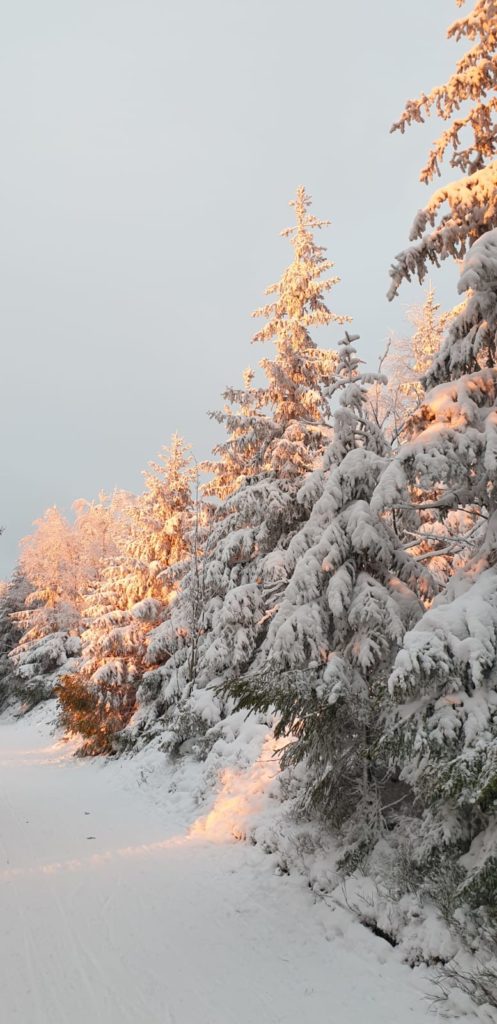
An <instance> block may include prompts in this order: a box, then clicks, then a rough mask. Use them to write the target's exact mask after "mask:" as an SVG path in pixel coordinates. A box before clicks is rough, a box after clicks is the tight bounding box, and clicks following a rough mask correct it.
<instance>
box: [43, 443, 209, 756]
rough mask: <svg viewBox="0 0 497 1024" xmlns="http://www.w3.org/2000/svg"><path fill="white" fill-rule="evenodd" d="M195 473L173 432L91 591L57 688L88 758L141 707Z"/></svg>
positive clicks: (182, 547)
mask: <svg viewBox="0 0 497 1024" xmlns="http://www.w3.org/2000/svg"><path fill="white" fill-rule="evenodd" d="M193 474H194V470H193V468H192V465H191V458H190V455H189V453H188V448H187V446H186V445H185V444H184V442H183V441H182V439H181V438H180V437H178V436H177V435H175V436H174V437H173V439H172V443H171V447H170V449H164V451H163V452H162V453H161V454H160V456H159V462H152V463H150V465H149V470H148V471H146V472H145V474H144V476H145V482H146V488H145V491H144V493H143V495H141V496H140V497H139V498H138V499H137V500H136V502H135V503H134V504H133V505H132V506H131V507H130V509H129V532H128V535H127V537H126V539H125V540H124V541H123V542H122V543H121V551H120V553H119V554H118V555H117V556H115V557H114V558H113V559H111V560H109V562H108V563H107V565H106V567H105V568H104V570H103V573H102V576H101V578H100V579H99V580H97V581H96V584H95V586H94V587H93V589H92V590H91V591H90V593H89V594H88V597H87V599H86V601H85V607H84V617H85V620H86V622H87V628H86V630H85V632H84V633H83V637H82V640H83V651H82V658H81V663H80V666H79V669H78V671H77V673H74V674H73V675H67V676H66V677H65V678H64V679H63V680H62V682H61V685H60V686H59V687H58V697H59V701H60V706H61V724H62V725H63V726H64V727H65V728H66V729H67V730H68V731H71V732H79V733H80V734H81V735H82V736H83V737H84V739H85V744H84V751H85V752H86V753H101V752H108V751H110V750H112V749H114V748H115V744H116V737H117V736H118V734H119V733H120V732H122V730H123V729H124V727H125V726H126V725H127V723H128V722H129V720H130V718H131V716H132V714H133V712H134V710H135V707H136V691H137V687H138V685H139V683H140V680H141V678H142V675H143V671H144V657H145V651H146V639H147V635H148V633H149V631H150V629H151V628H152V626H153V625H156V624H157V622H158V621H160V620H161V618H163V616H164V614H165V610H166V608H167V605H168V603H169V601H170V600H171V599H172V596H173V592H174V587H171V586H169V587H168V586H167V584H166V583H165V579H164V573H165V571H166V570H167V568H168V567H169V566H171V565H173V564H174V563H176V562H178V561H179V560H181V559H182V558H183V557H184V555H185V552H186V540H185V536H186V534H187V532H188V529H189V527H190V520H191V510H192V494H191V481H192V476H193Z"/></svg>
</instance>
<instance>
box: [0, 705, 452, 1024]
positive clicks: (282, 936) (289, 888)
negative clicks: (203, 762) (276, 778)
mask: <svg viewBox="0 0 497 1024" xmlns="http://www.w3.org/2000/svg"><path fill="white" fill-rule="evenodd" d="M133 773H134V774H133ZM146 789H147V787H140V785H139V778H137V776H136V769H135V768H134V767H133V765H132V764H130V762H129V761H121V762H116V763H114V764H111V765H105V764H103V763H102V762H96V761H90V760H86V761H85V760H83V761H82V760H77V759H73V758H71V750H70V747H68V746H67V745H65V744H63V743H61V742H60V741H59V742H57V741H54V738H53V735H51V732H50V730H49V729H48V727H47V726H46V725H44V724H43V721H42V719H41V718H40V717H38V718H36V716H30V717H29V718H28V719H24V720H22V721H19V722H13V721H12V720H10V719H4V720H2V719H0V915H1V916H0V1020H1V1022H2V1024H14V1022H20V1024H88V1022H91V1024H277V1022H281V1024H302V1022H303V1021H309V1022H312V1024H362V1021H363V1020H367V1021H368V1024H380V1022H381V1024H404V1022H406V1024H407V1022H409V1024H421V1022H425V1024H426V1022H427V1021H429V1020H433V1016H432V1015H431V1014H430V1013H429V1010H428V1004H427V1003H426V1001H425V1000H424V998H423V992H422V989H421V988H420V987H419V986H420V982H419V981H417V980H416V977H415V975H414V974H413V972H411V971H410V970H409V969H408V968H407V967H405V966H403V965H402V964H400V963H399V962H398V961H397V960H396V958H395V955H394V953H393V952H392V950H391V949H390V947H389V946H388V945H387V944H386V943H384V942H383V941H382V940H380V939H377V938H375V937H374V936H372V935H371V934H370V933H369V932H368V931H366V930H365V929H364V928H362V927H361V926H360V925H358V924H357V923H355V922H353V921H352V920H349V918H348V915H347V914H346V912H345V911H342V910H341V909H340V908H337V910H335V911H333V910H331V909H330V908H328V907H327V906H326V905H325V904H322V903H319V904H316V903H314V902H313V899H312V896H311V893H310V892H309V891H308V890H307V889H306V887H305V885H304V884H303V882H302V880H300V879H298V878H294V877H287V876H284V877H279V876H277V875H275V873H274V864H273V863H272V861H271V858H269V857H267V856H265V855H264V854H263V853H262V852H261V851H260V850H259V849H258V848H254V847H251V846H249V845H248V844H245V843H238V842H236V841H230V839H229V837H227V838H226V841H225V842H219V841H218V842H208V841H207V840H206V839H205V837H202V835H200V837H199V836H194V837H191V836H189V834H188V828H189V825H190V824H191V821H188V820H185V817H186V815H185V810H184V808H185V806H186V805H187V804H186V802H185V800H183V801H182V800H181V799H179V798H178V794H177V793H175V794H173V795H172V796H171V807H170V809H169V810H168V809H167V808H168V805H167V802H166V801H160V802H154V800H153V799H151V796H150V793H146V792H145V790H146ZM165 792H167V786H166V787H165Z"/></svg>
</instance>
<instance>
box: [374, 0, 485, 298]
mask: <svg viewBox="0 0 497 1024" xmlns="http://www.w3.org/2000/svg"><path fill="white" fill-rule="evenodd" d="M456 2H457V4H458V6H459V7H461V6H462V4H463V3H464V0H456ZM447 35H448V37H449V39H454V40H456V41H459V40H461V39H466V40H468V42H469V43H470V48H469V49H468V51H467V52H466V53H465V54H464V56H463V57H462V58H461V60H459V61H458V62H457V65H456V70H455V72H454V73H453V74H452V75H451V76H450V77H449V79H448V81H447V82H445V83H444V84H443V85H440V86H437V87H436V88H435V89H432V91H431V92H430V93H428V95H426V94H425V93H424V92H423V93H421V95H420V96H419V97H418V99H416V100H409V101H408V103H407V104H406V107H405V110H404V112H403V114H402V116H401V117H400V119H399V120H398V121H397V122H396V123H395V124H394V125H393V126H392V129H391V130H392V131H401V132H402V133H403V132H404V131H405V129H406V127H408V126H409V125H412V124H413V123H414V122H423V121H424V120H425V118H426V117H429V116H430V115H431V114H432V113H433V112H435V113H436V115H437V116H438V117H440V118H441V119H442V121H444V122H447V123H448V127H447V128H445V129H444V130H443V131H442V132H441V134H440V135H439V137H438V139H436V141H435V143H434V144H433V147H432V149H431V150H430V153H429V156H428V160H427V162H426V164H425V166H424V167H423V168H422V170H421V174H420V179H421V181H423V182H426V183H429V182H431V181H432V180H433V179H434V178H435V177H436V176H437V175H440V173H441V171H440V169H441V164H442V162H443V160H444V159H445V158H446V157H447V154H448V153H450V156H449V164H450V166H451V167H453V168H455V169H457V170H458V171H459V172H460V174H461V175H462V177H460V178H459V179H458V180H457V181H455V182H452V183H450V184H449V185H443V186H442V187H441V188H439V189H437V191H436V192H434V193H433V195H432V196H431V198H430V200H429V202H428V203H427V205H426V206H425V208H424V209H422V210H420V211H419V213H418V214H417V216H416V219H415V221H414V224H413V227H412V230H411V235H410V237H411V240H412V241H413V242H414V244H413V245H412V246H410V247H409V248H408V249H406V250H404V251H403V252H401V253H400V254H399V255H398V256H397V258H396V260H395V262H394V264H393V266H392V268H391V271H390V273H391V276H392V284H391V287H390V292H389V296H390V298H392V297H393V296H394V295H395V294H396V293H397V290H398V288H399V285H400V283H401V282H402V280H403V279H404V278H406V279H407V280H410V279H411V276H412V275H413V274H417V275H418V277H419V279H420V280H423V278H424V276H425V274H426V272H427V267H428V264H429V263H430V262H431V263H435V264H436V265H438V264H439V262H440V260H442V259H445V258H446V257H447V256H455V257H461V256H464V254H465V252H466V251H467V248H468V246H470V245H471V244H472V243H473V242H474V241H475V239H477V238H479V237H480V236H481V235H482V234H484V233H485V231H488V230H490V229H491V228H494V227H495V226H496V225H497V162H496V161H495V154H496V152H497V130H496V129H497V125H496V114H497V96H496V95H495V91H496V87H497V3H495V0H477V2H476V3H475V4H474V7H473V10H472V11H471V12H470V13H468V14H467V15H466V17H464V18H461V19H458V20H457V21H455V22H454V23H453V24H452V25H451V26H450V27H449V29H448V33H447Z"/></svg>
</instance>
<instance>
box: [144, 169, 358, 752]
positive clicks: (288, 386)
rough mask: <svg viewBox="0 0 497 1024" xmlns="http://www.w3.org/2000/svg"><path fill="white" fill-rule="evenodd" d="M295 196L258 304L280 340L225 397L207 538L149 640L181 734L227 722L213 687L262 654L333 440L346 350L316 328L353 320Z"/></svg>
mask: <svg viewBox="0 0 497 1024" xmlns="http://www.w3.org/2000/svg"><path fill="white" fill-rule="evenodd" d="M290 205H291V206H293V208H294V211H295V217H296V224H295V226H294V227H292V228H288V229H286V230H285V231H284V232H283V235H285V236H286V237H288V238H289V239H290V242H291V245H292V247H293V251H294V256H293V260H292V262H291V264H290V266H289V267H288V268H287V270H286V271H285V272H284V273H283V275H282V277H281V279H280V280H279V282H278V283H277V284H274V285H271V286H270V287H269V288H268V290H267V291H268V294H271V295H274V296H275V299H274V301H273V302H271V303H270V304H269V305H267V306H264V307H263V308H262V309H259V310H257V311H256V313H255V314H254V315H255V316H264V317H266V321H267V322H266V324H265V325H264V327H263V328H262V329H261V330H260V331H258V333H257V334H256V335H255V338H254V340H255V341H257V342H271V341H272V342H273V343H274V345H275V349H276V352H275V355H274V357H273V358H269V357H268V358H264V359H262V360H261V363H260V366H261V369H262V371H263V375H264V378H265V380H264V381H263V383H262V384H261V385H260V386H256V384H255V383H254V375H253V374H252V372H251V371H247V372H246V374H245V386H244V388H243V389H240V390H237V389H232V388H229V389H228V390H227V391H226V392H225V395H224V397H225V399H226V402H227V405H226V407H225V408H224V410H223V411H222V412H219V413H214V414H213V415H214V416H215V418H216V419H217V420H218V421H219V422H220V423H222V424H223V425H224V426H225V428H226V431H227V435H228V436H227V439H226V441H224V442H222V443H221V444H219V445H218V446H217V448H216V449H215V450H214V454H215V456H216V457H217V460H216V461H214V462H212V463H209V464H207V465H206V467H205V468H207V469H209V470H210V472H211V473H212V480H211V481H210V482H209V483H208V484H207V486H206V487H205V493H206V495H207V497H209V496H215V497H216V498H217V499H218V500H219V504H218V505H217V507H215V508H214V509H213V511H212V514H211V517H210V520H209V526H208V530H207V532H206V535H205V537H204V538H203V539H202V537H200V538H199V544H198V545H197V548H196V552H197V555H196V560H192V562H191V566H190V569H189V571H188V573H187V575H186V578H185V580H184V582H183V586H182V590H181V593H180V595H179V598H178V600H177V601H176V602H175V603H174V606H173V607H172V609H171V619H170V620H169V621H168V622H166V623H164V625H163V626H162V627H159V629H158V630H157V632H156V633H154V634H153V635H152V637H151V640H150V647H149V658H150V660H151V661H152V662H154V661H165V664H163V665H160V666H158V667H157V668H155V669H154V670H153V671H152V673H151V676H150V680H149V681H150V683H151V689H152V690H153V689H154V687H155V694H156V696H155V710H156V709H157V706H159V707H160V709H161V714H162V713H163V712H164V713H165V716H166V718H167V721H168V722H169V724H170V726H171V731H170V736H171V743H172V744H174V743H177V742H179V741H181V740H182V739H187V738H188V737H189V736H191V735H192V731H194V732H196V733H197V734H199V733H201V732H202V731H204V732H205V729H206V726H207V725H212V724H214V723H216V722H218V721H219V719H220V717H221V716H222V714H223V704H222V702H220V700H219V698H217V697H216V696H215V693H214V688H215V687H216V686H217V685H219V684H220V683H221V682H222V681H223V680H224V679H225V678H226V676H227V675H229V676H231V675H232V673H233V672H234V671H235V672H243V671H245V670H246V669H247V668H248V666H249V665H250V664H251V661H252V659H253V656H254V652H255V651H256V650H257V648H258V646H259V645H260V643H261V642H262V640H263V638H264V635H265V633H266V630H267V624H268V621H269V617H268V608H270V607H271V606H272V605H273V604H274V595H275V593H276V591H277V590H278V589H279V588H281V586H282V581H283V580H284V579H285V574H286V569H285V558H286V549H287V546H288V541H289V539H290V538H291V536H292V534H293V532H294V531H295V530H296V529H297V527H298V525H299V523H300V522H301V521H302V518H303V516H304V514H305V513H304V510H303V508H302V507H301V506H300V505H299V504H298V503H297V502H296V494H297V491H298V490H299V488H300V485H301V483H302V480H303V477H304V475H305V474H306V473H308V471H309V470H311V469H313V468H314V466H315V464H316V463H317V462H318V461H319V460H320V458H321V456H322V453H323V449H324V447H325V444H326V443H327V440H328V438H329V415H330V408H329V398H328V395H327V389H328V387H329V384H330V381H331V379H332V376H333V371H334V368H335V365H336V355H335V353H334V352H332V351H331V350H328V349H321V348H318V347H317V345H316V343H315V341H314V340H313V338H312V337H311V334H310V331H311V329H312V328H314V327H319V326H326V325H329V324H331V323H343V322H344V321H345V320H347V319H348V318H347V317H343V316H338V315H337V314H335V313H333V312H331V311H330V310H329V308H328V306H327V305H326V302H325V295H326V292H327V291H329V290H330V289H331V288H332V287H333V285H335V284H336V283H337V280H338V279H337V278H336V277H331V278H326V277H325V276H324V275H326V274H327V273H328V271H329V270H330V268H331V266H332V264H331V263H330V261H329V260H327V259H326V257H325V254H324V249H323V247H322V246H319V245H317V243H316V241H315V239H314V232H315V231H316V230H317V229H319V228H322V227H324V226H325V224H326V223H327V222H324V221H319V220H317V218H316V217H314V216H313V215H312V214H311V213H310V211H309V206H310V199H309V196H308V195H307V194H306V192H305V190H304V188H302V187H301V188H299V189H298V190H297V195H296V198H295V200H294V201H293V202H292V203H291V204H290ZM199 518H200V519H201V518H202V517H201V516H200V517H199ZM199 593H201V601H200V602H199V600H198V596H197V595H198V594H199ZM199 604H200V606H201V607H199ZM194 607H196V608H197V614H196V615H193V614H192V609H193V608H194ZM199 614H200V621H199ZM192 621H194V622H195V626H194V629H193V632H192V625H191V623H192ZM193 648H194V650H193ZM152 684H154V685H153V686H152ZM158 689H159V692H158V693H157V690H158ZM168 709H169V710H168ZM152 715H153V712H152ZM156 727H157V728H159V726H158V725H156ZM162 728H163V726H162ZM164 741H165V740H164Z"/></svg>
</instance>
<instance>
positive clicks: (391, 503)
mask: <svg viewBox="0 0 497 1024" xmlns="http://www.w3.org/2000/svg"><path fill="white" fill-rule="evenodd" d="M460 290H461V291H464V290H466V291H468V292H469V297H468V300H467V302H466V305H465V306H464V308H463V310H462V312H461V313H460V314H459V316H458V317H457V318H456V319H455V320H454V321H453V323H452V324H451V326H450V328H449V330H448V332H447V336H446V340H445V343H444V345H443V346H442V349H441V351H440V354H439V355H438V357H437V358H436V359H435V361H434V363H433V366H432V367H431V369H430V370H429V371H428V373H427V380H428V381H429V382H430V383H431V384H433V385H434V386H433V387H432V390H430V391H428V392H427V394H426V396H425V398H424V401H423V404H422V407H421V409H420V411H419V413H418V414H417V416H416V417H415V418H414V429H413V437H412V439H411V441H410V443H409V444H407V445H404V446H403V447H402V448H401V449H400V452H399V455H398V457H397V459H396V460H395V462H394V463H393V464H392V466H391V467H389V469H388V470H387V472H386V473H385V474H384V476H383V478H382V480H381V482H380V485H379V487H378V488H377V492H376V495H375V497H374V503H375V507H376V508H377V509H385V508H387V507H388V508H392V507H395V506H396V507H397V509H398V511H399V514H403V512H405V513H406V514H407V515H410V514H412V512H413V510H414V512H415V513H416V512H418V511H419V510H420V509H423V508H429V509H430V512H431V513H432V514H435V513H437V514H438V515H439V516H440V517H441V519H443V517H444V516H447V515H448V514H453V513H454V511H455V510H458V509H459V508H462V509H463V510H464V513H465V515H466V516H467V517H468V519H470V521H472V526H471V528H470V529H469V530H468V529H467V530H466V533H465V534H463V535H462V536H461V537H456V538H454V539H453V541H452V543H453V545H454V546H455V547H456V549H457V544H461V543H462V544H463V545H464V546H465V549H466V552H467V554H466V560H465V564H464V566H463V568H462V569H461V570H460V572H458V573H456V574H455V575H454V578H453V579H452V580H451V582H450V583H449V586H448V587H447V590H446V592H445V593H444V594H443V595H441V597H440V598H438V599H437V601H436V602H435V605H434V607H433V608H431V609H429V610H428V611H426V613H425V614H424V616H423V617H422V618H421V619H420V621H419V622H418V623H417V624H416V626H415V627H414V629H413V630H412V631H410V632H409V633H408V634H407V635H406V637H405V638H404V642H403V645H402V649H401V650H400V652H399V654H398V656H397V660H396V663H395V667H394V671H393V673H392V676H391V679H390V684H389V685H390V689H391V692H392V695H393V698H394V700H395V702H396V708H395V709H394V710H393V711H392V714H391V717H390V722H389V727H388V728H387V730H386V733H385V740H384V743H385V747H386V748H387V749H388V750H389V751H390V753H391V756H392V758H393V760H397V763H400V765H401V766H402V773H403V778H404V779H405V780H406V781H407V782H408V783H409V784H410V786H412V788H413V790H414V793H415V795H416V796H417V798H418V801H419V806H420V807H421V808H423V814H422V817H421V819H420V821H419V822H417V823H415V828H414V826H413V828H414V832H415V836H416V839H415V841H414V842H413V849H415V851H416V859H417V860H418V863H419V864H420V865H421V866H422V867H423V870H428V868H429V867H430V865H433V863H435V865H436V864H437V863H438V864H439V863H440V861H441V859H442V860H444V861H445V862H446V861H447V858H448V856H452V857H453V858H454V859H455V860H456V861H457V865H456V866H455V867H454V877H455V878H457V877H458V873H459V876H460V886H459V892H458V894H457V895H458V898H459V899H460V900H461V901H470V902H472V903H473V904H474V905H475V906H480V905H483V906H485V905H486V906H487V907H488V906H491V907H492V908H494V909H495V907H496V901H495V892H496V891H497V885H496V880H497V859H496V857H495V849H494V845H493V840H492V837H493V836H494V831H495V824H496V819H495V811H496V794H497V758H496V751H497V681H496V675H495V665H496V663H497V631H496V612H495V608H496V594H497V576H496V569H495V564H496V560H497V541H496V538H497V531H496V526H497V506H496V497H495V496H496V494H497V489H496V485H497V429H496V428H497V368H496V367H495V366H494V365H493V364H494V342H495V336H496V332H497V230H494V231H492V232H489V233H487V234H486V235H485V236H484V237H483V238H480V239H479V240H478V241H476V242H475V243H474V245H473V246H472V248H471V250H470V252H469V254H468V255H467V257H466V260H465V262H464V267H463V272H462V276H461V283H460ZM439 381H441V382H442V383H438V382H439Z"/></svg>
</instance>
